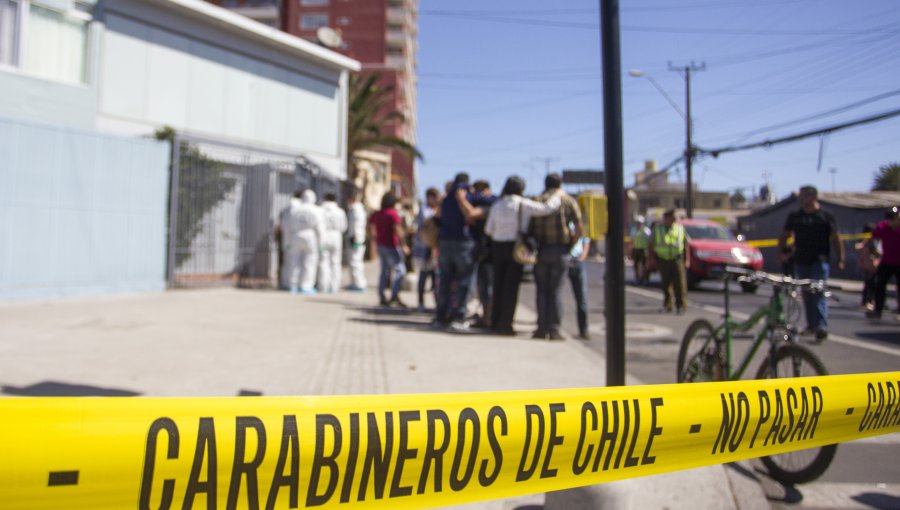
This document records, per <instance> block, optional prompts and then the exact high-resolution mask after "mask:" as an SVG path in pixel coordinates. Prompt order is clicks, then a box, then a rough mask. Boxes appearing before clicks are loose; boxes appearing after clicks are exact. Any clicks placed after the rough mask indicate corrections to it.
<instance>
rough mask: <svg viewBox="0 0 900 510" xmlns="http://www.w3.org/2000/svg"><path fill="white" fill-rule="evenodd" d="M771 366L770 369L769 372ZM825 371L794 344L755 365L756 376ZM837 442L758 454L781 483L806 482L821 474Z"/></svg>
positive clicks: (780, 349)
mask: <svg viewBox="0 0 900 510" xmlns="http://www.w3.org/2000/svg"><path fill="white" fill-rule="evenodd" d="M773 370H774V373H773ZM817 375H828V371H827V370H826V369H825V365H823V364H822V361H820V360H819V358H818V357H817V356H816V355H815V354H813V353H812V352H810V351H809V350H808V349H806V348H804V347H802V346H799V345H796V344H785V345H782V346H781V347H779V348H778V350H777V351H775V363H774V364H773V363H770V362H769V358H768V356H767V357H766V359H765V360H764V361H763V363H762V365H760V366H759V370H758V371H757V373H756V378H757V379H771V378H776V377H807V376H817ZM836 452H837V445H835V444H831V445H826V446H819V447H816V448H808V449H806V450H798V451H794V452H787V453H780V454H778V455H770V456H768V457H761V458H760V460H761V461H762V463H763V465H765V466H766V469H768V471H769V476H771V477H772V478H774V479H775V480H778V481H779V482H782V483H789V484H794V483H807V482H811V481H813V480H815V479H816V478H818V477H820V476H822V474H823V473H825V471H826V470H827V469H828V466H830V465H831V461H832V460H833V459H834V454H835V453H836Z"/></svg>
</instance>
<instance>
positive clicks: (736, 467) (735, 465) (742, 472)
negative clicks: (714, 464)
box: [725, 462, 759, 482]
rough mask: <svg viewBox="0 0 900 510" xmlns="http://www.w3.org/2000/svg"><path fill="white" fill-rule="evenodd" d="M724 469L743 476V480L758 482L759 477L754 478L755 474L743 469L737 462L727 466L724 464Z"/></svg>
mask: <svg viewBox="0 0 900 510" xmlns="http://www.w3.org/2000/svg"><path fill="white" fill-rule="evenodd" d="M725 467H726V468H728V469H730V470H732V471H734V472H736V473H737V474H739V475H741V476H743V477H744V478H748V479H750V480H753V481H755V482H759V477H758V476H756V473H754V472H753V471H752V470H750V469H747V468H745V467H744V466H742V465H740V464H739V463H737V462H729V463H728V464H725Z"/></svg>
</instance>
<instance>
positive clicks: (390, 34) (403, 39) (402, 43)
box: [384, 30, 409, 50]
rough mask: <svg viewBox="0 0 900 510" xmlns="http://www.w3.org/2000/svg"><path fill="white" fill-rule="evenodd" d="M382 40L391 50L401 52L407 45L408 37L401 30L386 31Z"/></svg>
mask: <svg viewBox="0 0 900 510" xmlns="http://www.w3.org/2000/svg"><path fill="white" fill-rule="evenodd" d="M384 39H385V42H386V43H387V46H388V48H391V49H397V50H403V49H406V47H407V46H408V45H409V36H407V34H406V32H404V31H401V30H388V31H387V34H385V38H384Z"/></svg>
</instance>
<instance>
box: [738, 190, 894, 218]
mask: <svg viewBox="0 0 900 510" xmlns="http://www.w3.org/2000/svg"><path fill="white" fill-rule="evenodd" d="M796 202H797V195H796V193H791V194H790V195H788V196H786V197H784V198H783V199H781V200H779V201H778V202H776V203H774V204H772V205H770V206H768V207H764V208H762V209H757V210H755V211H753V212H751V213H750V214H748V215H747V216H763V215H766V214H768V213H769V212H771V211H775V210H777V209H781V208H782V207H787V206H791V205H793V204H795V203H796ZM819 202H821V203H823V204H830V205H836V206H840V207H847V208H850V209H887V208H889V207H893V206H895V205H900V191H870V192H868V193H856V192H840V193H824V192H819Z"/></svg>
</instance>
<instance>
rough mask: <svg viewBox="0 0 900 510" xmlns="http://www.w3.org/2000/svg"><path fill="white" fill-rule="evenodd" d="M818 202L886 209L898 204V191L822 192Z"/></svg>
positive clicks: (857, 207)
mask: <svg viewBox="0 0 900 510" xmlns="http://www.w3.org/2000/svg"><path fill="white" fill-rule="evenodd" d="M819 202H824V203H828V204H834V205H840V206H844V207H852V208H855V209H887V208H888V207H893V206H895V205H900V191H870V192H868V193H850V192H847V193H822V192H819Z"/></svg>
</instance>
